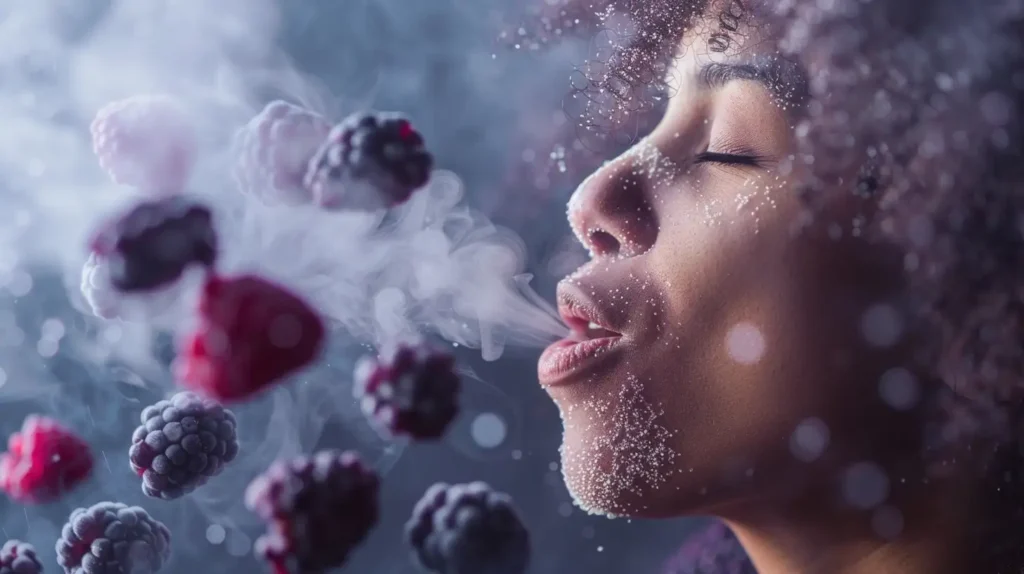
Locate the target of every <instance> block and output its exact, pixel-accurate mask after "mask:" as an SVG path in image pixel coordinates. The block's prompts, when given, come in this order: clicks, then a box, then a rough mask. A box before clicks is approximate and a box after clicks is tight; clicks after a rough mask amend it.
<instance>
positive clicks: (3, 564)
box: [0, 540, 43, 574]
mask: <svg viewBox="0 0 1024 574" xmlns="http://www.w3.org/2000/svg"><path fill="white" fill-rule="evenodd" d="M42 572H43V565H42V564H40V563H39V558H38V557H36V549H35V548H34V547H33V546H32V545H31V544H28V543H27V542H22V541H20V540H8V541H7V542H6V543H5V544H4V545H3V548H0V574H42Z"/></svg>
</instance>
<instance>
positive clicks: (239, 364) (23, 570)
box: [0, 96, 529, 574]
mask: <svg viewBox="0 0 1024 574" xmlns="http://www.w3.org/2000/svg"><path fill="white" fill-rule="evenodd" d="M92 134H93V143H94V149H95V151H96V154H97V156H98V157H99V160H100V165H101V167H103V168H104V169H105V170H106V171H107V172H108V173H109V174H110V176H111V178H112V179H113V180H114V181H115V182H118V183H121V184H124V185H129V186H132V187H136V188H138V189H140V190H142V191H144V192H147V193H148V194H149V195H148V196H147V197H146V199H144V200H143V201H141V202H140V203H138V204H136V205H135V206H134V207H132V208H131V209H129V210H128V211H126V212H125V213H123V214H121V215H120V216H118V217H116V218H115V219H113V220H112V221H111V222H110V223H109V224H108V225H107V226H105V227H104V229H103V230H102V231H101V232H100V233H99V234H98V235H97V236H96V238H95V239H94V241H93V243H92V245H91V254H90V263H89V264H88V265H87V270H88V274H89V277H88V279H89V281H88V282H86V281H85V276H84V275H83V292H85V291H86V289H85V284H86V283H88V284H89V285H90V286H92V287H96V286H97V285H98V284H100V283H102V284H103V285H104V286H105V287H107V288H108V289H109V291H110V292H111V293H113V294H115V295H116V294H120V295H125V294H146V293H153V292H156V291H159V290H162V289H165V288H168V287H170V286H173V285H174V284H175V283H177V282H179V281H180V280H181V278H182V276H183V275H184V274H185V273H186V271H187V269H188V268H190V267H197V268H199V269H202V270H203V271H204V273H205V280H204V283H203V286H202V291H201V298H200V303H199V308H198V314H199V317H198V321H197V323H198V327H196V329H195V330H194V331H193V332H192V333H191V334H190V335H189V336H188V337H186V338H185V340H184V341H183V344H182V345H181V346H180V349H179V354H178V358H177V361H176V364H175V375H176V379H177V381H178V382H179V384H181V385H182V386H183V387H186V389H187V390H185V391H183V392H180V393H178V394H176V395H174V396H172V397H171V398H169V399H167V400H162V401H159V402H157V403H156V404H154V405H151V406H149V407H147V408H146V409H144V410H143V411H142V414H141V417H140V423H141V424H140V425H139V426H138V428H136V430H135V432H134V433H133V435H132V444H131V447H130V449H129V453H128V454H129V462H130V465H131V468H132V470H133V471H135V472H136V473H137V474H138V475H139V477H140V478H141V481H142V490H143V492H144V493H145V494H146V495H148V496H150V497H153V498H158V499H163V500H172V499H176V498H179V497H181V496H183V495H185V494H187V493H189V492H191V491H192V490H194V489H195V488H198V487H200V486H202V485H203V484H204V483H205V482H206V481H208V480H209V479H210V478H212V477H213V476H215V475H217V474H219V473H220V471H221V470H222V469H223V468H224V465H225V464H227V463H230V462H231V461H232V460H233V459H234V458H235V457H236V455H237V454H238V451H239V444H238V435H237V429H236V424H237V421H236V418H235V415H234V414H233V413H232V412H231V411H230V410H227V409H225V408H224V407H223V406H222V405H221V402H235V401H241V400H245V399H248V398H250V397H252V396H254V395H255V394H257V393H260V392H262V391H264V390H265V389H267V388H269V387H271V386H272V385H274V384H276V383H277V382H279V381H281V380H283V379H284V378H286V377H287V376H288V375H290V374H293V373H294V372H296V371H298V370H299V369H301V368H304V367H305V366H307V365H309V364H310V363H311V362H313V361H314V360H315V359H316V357H317V356H318V354H319V352H320V349H321V347H322V345H323V340H324V337H325V332H326V329H325V326H324V324H323V322H322V320H321V319H320V317H319V315H318V314H317V313H316V311H315V310H314V309H313V308H312V307H311V306H310V305H308V304H307V303H306V302H305V301H303V300H302V299H301V298H300V297H298V296H297V295H295V294H293V293H291V292H290V291H289V290H287V289H285V288H284V287H282V286H279V285H276V284H274V283H271V282H269V281H267V280H265V279H263V278H261V277H257V276H251V275H246V276H241V277H223V276H221V275H220V274H219V273H217V271H216V266H217V261H218V251H219V246H218V237H217V233H216V228H215V224H214V214H213V213H212V212H211V210H210V209H209V208H208V207H206V206H205V205H203V204H201V203H199V202H197V201H194V200H191V199H189V198H188V197H187V196H186V195H185V194H184V188H185V186H186V183H187V180H188V178H189V174H190V171H191V169H192V167H193V165H194V163H195V159H196V155H197V147H196V143H197V142H196V135H195V130H194V129H193V128H192V126H191V124H190V123H189V121H188V116H187V114H186V113H185V111H184V108H183V107H182V106H180V105H178V104H177V103H175V102H174V101H173V100H172V99H170V98H165V97H155V96H146V97H136V98H129V99H128V100H122V101H119V102H114V103H112V104H110V105H108V106H106V107H105V108H103V109H102V110H101V111H100V113H99V114H98V115H97V117H96V119H95V121H94V122H93V124H92ZM236 149H237V151H238V162H237V165H236V173H235V175H236V179H237V181H238V184H239V187H240V188H241V190H242V191H243V192H244V193H247V194H250V195H252V196H254V197H256V198H258V199H259V200H261V201H263V202H265V203H271V204H273V203H284V204H297V203H310V204H315V205H318V206H320V207H322V208H324V209H354V210H375V209H381V208H388V207H392V206H395V205H398V204H400V203H402V202H404V201H406V200H407V199H408V198H409V197H410V196H411V194H412V193H413V192H414V191H415V190H416V189H418V188H420V187H422V186H423V185H425V184H426V182H427V179H428V177H429V173H430V170H431V167H432V159H431V156H430V154H429V153H427V151H426V150H425V148H424V145H423V139H422V137H421V136H420V135H419V134H418V133H417V132H416V131H415V130H414V129H413V128H412V126H411V125H410V124H409V122H408V121H407V120H406V119H404V118H402V117H401V116H398V115H395V114H381V113H366V114H357V115H354V116H351V117H350V118H348V119H346V120H345V121H343V122H341V123H340V124H338V125H337V126H334V127H331V126H330V124H329V123H328V122H326V120H324V119H323V118H321V117H320V116H318V115H316V114H314V113H312V112H310V111H308V110H304V109H302V108H298V107H296V106H292V105H290V104H285V103H283V102H274V103H271V104H269V105H268V106H267V107H266V108H265V109H264V110H263V111H262V112H261V113H260V114H258V115H257V116H256V117H255V118H254V119H253V120H252V121H251V122H249V124H247V125H246V126H245V127H244V128H243V129H242V130H241V131H240V132H239V133H238V135H237V137H236ZM94 291H95V289H94ZM90 294H94V295H95V294H96V293H90V292H86V295H87V298H88V296H89V295H90ZM92 301H96V304H97V305H99V304H100V303H103V308H104V311H107V310H108V309H110V308H112V305H113V299H111V298H109V297H108V298H102V297H94V298H91V299H90V302H92ZM108 315H109V316H113V315H114V313H113V312H111V313H109V314H108ZM459 389H460V380H459V376H458V374H457V373H456V370H455V361H454V357H453V356H451V355H450V354H447V353H443V352H438V351H435V350H431V349H429V348H427V347H425V346H417V345H398V346H396V347H394V348H393V349H392V350H391V352H387V353H382V354H381V355H380V356H378V357H372V358H365V359H363V360H362V361H361V362H360V363H359V365H358V366H357V368H356V372H355V384H354V394H355V398H356V399H357V400H358V401H359V403H360V404H361V406H362V408H363V411H364V413H365V414H366V415H367V417H368V419H369V420H370V421H371V422H372V423H373V424H374V426H375V427H377V428H378V429H379V430H380V431H381V432H382V433H383V434H386V435H388V436H392V437H405V438H409V439H413V440H435V439H438V438H440V437H442V436H443V434H444V432H445V431H446V429H447V428H448V427H449V426H450V424H451V422H452V421H453V420H454V418H455V416H456V414H457V411H458V403H457V399H458V394H459ZM93 464H94V463H93V458H92V456H91V454H90V451H89V447H88V444H87V443H86V442H85V441H83V440H82V439H81V438H79V437H78V436H77V435H76V434H74V433H73V432H72V431H70V430H69V429H66V428H64V427H63V426H61V425H60V424H59V423H57V422H56V421H53V420H51V419H48V418H46V417H41V416H31V417H29V418H28V419H27V420H26V421H25V424H24V427H23V429H22V430H21V431H20V432H17V433H14V434H13V435H12V436H11V437H10V439H9V448H8V452H6V453H3V454H2V455H0V488H2V489H3V490H4V491H5V492H6V493H7V494H8V495H9V496H10V497H11V498H12V499H14V500H16V501H19V502H22V503H25V504H29V503H41V502H48V501H52V500H54V499H56V498H58V497H59V496H61V495H62V494H63V493H65V492H67V491H68V490H70V489H72V488H74V487H76V486H77V485H79V484H81V483H82V482H83V481H84V480H86V479H87V477H88V476H89V475H90V473H91V471H92V468H93ZM379 487H380V481H379V478H378V476H377V475H376V473H375V472H374V471H373V470H372V469H370V468H369V467H368V466H367V465H366V464H364V463H363V462H362V461H361V459H360V458H359V456H358V455H357V454H356V453H353V452H338V451H323V452H319V453H316V454H314V455H312V456H310V457H298V458H295V459H292V460H286V461H279V462H278V463H275V464H274V465H272V466H271V467H270V468H269V469H268V470H267V471H266V472H265V473H264V474H263V475H261V476H260V477H258V478H257V479H256V480H255V481H253V483H252V484H251V485H250V486H249V488H248V490H247V491H246V495H245V500H246V504H247V505H248V506H249V508H250V509H252V510H253V512H255V513H256V514H257V515H259V516H260V517H261V518H263V519H264V520H266V521H267V523H268V531H267V533H266V535H265V536H263V537H262V538H261V539H260V540H259V543H258V545H257V551H258V552H259V554H261V555H262V556H263V557H264V558H265V559H266V560H267V561H268V562H270V564H271V565H272V566H273V568H274V569H275V571H276V572H277V573H279V574H287V573H290V572H300V573H311V572H321V571H324V570H326V569H330V568H334V567H337V566H340V565H342V564H343V563H344V562H345V561H346V559H347V557H348V556H349V555H350V553H351V552H352V550H353V549H354V548H355V547H356V546H358V545H359V544H360V543H361V542H362V541H363V540H365V539H366V537H367V536H368V534H369V532H370V530H371V529H372V527H373V526H374V524H375V523H376V521H377V519H378V514H379ZM407 537H408V542H409V544H410V545H411V546H412V548H413V550H414V555H415V557H416V559H417V562H418V563H419V564H420V565H421V566H423V567H424V568H426V569H428V570H430V571H432V572H437V573H441V574H463V573H469V572H474V573H481V574H522V572H524V571H525V568H526V563H527V561H528V557H529V543H528V537H527V534H526V530H525V528H524V527H523V524H522V522H521V521H520V520H519V518H518V517H517V515H516V513H515V511H514V510H513V508H512V506H511V502H510V500H509V499H508V498H507V497H506V496H505V495H502V494H500V493H496V492H494V491H492V490H491V489H490V488H489V487H488V486H487V485H485V484H483V483H473V484H468V485H455V486H449V485H446V484H438V485H435V486H434V487H432V488H431V489H430V490H429V491H428V492H427V493H426V495H425V496H424V498H423V500H422V501H421V502H420V503H419V504H418V505H417V506H416V508H415V510H414V512H413V516H412V518H411V519H410V521H409V524H408V527H407ZM56 552H57V557H58V562H59V564H60V566H61V567H62V568H63V569H64V571H65V573H66V574H107V573H111V574H113V573H116V572H135V571H146V572H151V573H155V572H157V571H159V570H160V569H161V568H162V567H163V566H164V564H165V563H166V561H167V560H168V557H169V553H170V533H169V531H168V529H167V528H166V526H164V525H163V524H162V523H160V522H158V521H157V520H155V519H153V518H152V517H151V516H150V515H149V514H148V513H147V512H146V511H145V510H144V509H142V508H139V507H127V506H125V505H123V504H120V503H115V502H102V503H99V504H96V505H93V506H91V507H89V508H79V509H77V510H75V511H74V512H73V513H72V514H71V516H70V518H69V520H68V523H67V524H66V525H65V526H64V529H63V531H62V533H61V537H60V540H58V542H57V545H56ZM41 571H42V568H41V566H40V564H39V561H38V559H37V558H36V554H35V550H34V549H33V548H32V547H31V546H29V545H27V544H24V543H21V542H18V541H11V542H10V543H8V544H7V545H6V546H4V547H3V549H2V550H0V574H8V572H10V573H11V574H37V573H38V572H41Z"/></svg>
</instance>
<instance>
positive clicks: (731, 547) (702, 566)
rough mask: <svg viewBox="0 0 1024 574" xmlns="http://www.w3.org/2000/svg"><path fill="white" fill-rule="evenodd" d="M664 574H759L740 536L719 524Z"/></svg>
mask: <svg viewBox="0 0 1024 574" xmlns="http://www.w3.org/2000/svg"><path fill="white" fill-rule="evenodd" d="M663 573H664V574H757V570H755V569H754V565H753V563H752V562H751V561H750V558H749V557H748V556H747V553H746V552H745V551H744V550H743V546H741V545H740V541H739V540H737V539H736V536H734V535H733V533H732V532H730V531H729V529H728V528H726V527H725V525H724V524H722V523H720V522H716V523H714V524H712V525H711V527H709V528H708V529H707V530H704V531H702V532H699V533H697V534H695V535H693V536H691V537H690V538H689V539H687V541H686V543H685V544H684V545H683V547H682V548H680V549H679V552H677V553H676V555H675V556H673V557H672V558H671V559H670V560H669V562H668V563H667V564H665V568H664V569H663Z"/></svg>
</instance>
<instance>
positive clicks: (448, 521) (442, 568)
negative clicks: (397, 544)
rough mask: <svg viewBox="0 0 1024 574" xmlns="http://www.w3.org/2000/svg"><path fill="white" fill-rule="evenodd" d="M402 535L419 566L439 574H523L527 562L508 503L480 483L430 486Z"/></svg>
mask: <svg viewBox="0 0 1024 574" xmlns="http://www.w3.org/2000/svg"><path fill="white" fill-rule="evenodd" d="M405 536H406V540H407V541H408V543H409V545H410V546H412V548H413V551H414V557H415V558H416V561H417V562H418V563H419V565H420V566H422V567H423V568H425V569H426V570H428V571H430V572H436V573H438V574H523V573H524V572H526V567H527V565H528V564H529V561H530V537H529V533H528V532H527V531H526V527H524V526H523V523H522V521H521V520H520V519H519V516H518V514H517V513H516V511H515V508H513V507H512V499H510V498H509V497H508V495H506V494H502V493H499V492H495V491H494V490H492V489H491V487H490V486H488V485H486V484H484V483H482V482H472V483H469V484H456V485H454V486H452V485H448V484H444V483H438V484H435V485H434V486H431V487H430V488H429V489H427V492H426V493H425V494H424V495H423V498H422V499H420V501H419V502H418V503H417V504H416V508H415V509H414V510H413V513H412V517H411V518H410V519H409V521H408V522H407V523H406V524H405Z"/></svg>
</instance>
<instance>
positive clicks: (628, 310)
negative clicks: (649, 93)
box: [540, 29, 899, 517]
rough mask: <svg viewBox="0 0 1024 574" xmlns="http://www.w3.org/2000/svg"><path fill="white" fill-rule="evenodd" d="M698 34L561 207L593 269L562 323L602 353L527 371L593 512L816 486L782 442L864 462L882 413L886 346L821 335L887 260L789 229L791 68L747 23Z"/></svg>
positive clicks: (885, 413) (854, 309) (725, 503)
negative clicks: (820, 442)
mask: <svg viewBox="0 0 1024 574" xmlns="http://www.w3.org/2000/svg"><path fill="white" fill-rule="evenodd" d="M710 32H711V30H710V29H706V30H704V31H701V32H697V33H694V34H691V35H690V36H689V37H687V38H685V39H684V41H683V43H682V49H681V50H680V56H679V57H678V58H677V60H676V62H675V64H674V69H673V71H672V73H671V75H670V77H671V78H672V81H673V83H674V85H673V96H672V98H671V101H670V103H669V106H668V109H667V112H666V114H665V116H664V118H663V119H662V121H661V122H660V123H659V125H658V126H657V127H656V128H655V129H654V130H653V131H652V132H651V133H650V134H649V136H648V137H647V138H645V139H644V140H643V141H641V142H640V143H639V144H637V146H636V147H634V148H633V149H632V150H630V151H629V152H627V153H625V154H623V155H622V156H621V157H619V158H617V159H615V160H613V161H611V162H609V163H607V164H606V165H605V166H604V167H603V168H602V169H600V170H599V171H598V172H597V173H595V174H593V175H592V176H591V177H589V178H587V180H586V181H585V182H584V183H583V184H581V186H580V188H579V189H578V190H577V192H576V193H575V194H574V196H573V198H572V199H571V201H570V204H569V209H568V213H569V221H570V224H571V226H572V228H573V230H574V232H575V233H576V234H577V236H578V237H579V239H580V240H581V241H582V242H583V243H584V245H585V246H586V247H587V248H588V249H589V250H590V252H591V260H590V262H588V263H587V264H585V265H584V266H583V267H582V268H580V269H579V270H578V271H577V272H575V273H574V274H573V275H571V276H570V277H568V278H566V279H565V280H564V281H563V282H562V284H561V285H560V288H559V301H560V303H561V310H562V312H563V315H567V316H568V318H567V322H568V323H570V324H571V325H572V324H574V321H575V322H576V323H575V326H576V327H577V329H576V330H577V331H580V330H581V329H582V330H585V329H587V328H590V329H593V328H595V327H597V328H603V329H604V330H603V331H601V334H600V335H596V334H593V333H597V332H596V331H594V332H592V334H591V336H590V337H589V338H596V339H599V340H600V341H601V342H600V344H598V342H591V341H588V342H587V345H576V346H571V345H568V344H563V345H562V347H561V348H557V349H555V350H551V349H549V350H548V351H547V352H545V356H544V357H542V359H541V365H540V378H541V382H542V384H544V386H545V388H546V389H547V391H548V393H549V394H550V396H551V397H552V399H554V401H555V403H556V404H557V405H558V407H559V409H560V412H561V414H562V419H563V423H564V437H563V444H562V447H561V454H562V464H563V474H564V476H565V480H566V484H567V486H568V488H569V489H570V491H571V492H572V494H573V496H574V498H575V500H576V502H577V503H578V504H579V505H580V506H581V507H582V508H584V509H586V510H588V511H590V512H593V513H598V514H607V515H625V516H641V517H669V516H678V515H680V514H702V513H703V514H717V515H721V514H723V513H724V514H728V513H729V511H730V509H731V508H733V507H734V506H735V508H736V509H737V512H741V510H739V509H740V508H743V510H742V511H746V510H747V509H748V508H746V507H743V505H742V503H741V502H740V501H742V500H743V499H744V497H747V496H749V495H750V494H751V493H755V492H756V493H758V494H759V495H762V494H764V495H766V496H768V497H772V496H776V495H777V496H788V495H789V493H788V492H787V489H789V488H791V487H793V486H794V485H795V484H797V483H795V482H794V480H795V479H796V478H798V477H799V479H800V480H806V481H807V483H808V484H810V483H811V482H813V481H814V480H815V478H814V477H815V473H816V472H818V471H819V470H818V468H817V467H815V466H813V465H801V466H799V467H797V466H796V462H797V458H796V457H794V454H793V451H792V448H791V443H792V435H793V433H794V430H795V429H797V428H798V427H799V426H800V424H801V423H802V422H804V421H806V420H808V419H810V418H812V417H815V419H814V420H820V421H823V423H822V424H823V425H825V426H826V427H827V431H826V432H828V431H831V436H832V437H833V441H840V440H841V448H842V449H843V450H844V452H845V453H847V454H848V455H849V456H850V457H852V458H856V457H857V456H860V455H863V457H865V458H869V457H870V456H871V454H872V452H871V445H872V444H873V442H874V441H875V440H877V438H878V437H876V436H874V434H873V429H874V428H879V429H881V428H886V426H887V425H888V422H889V421H890V420H891V419H893V417H894V416H895V415H894V413H893V411H892V409H888V408H886V407H885V405H884V404H882V403H880V402H879V401H878V395H877V393H876V392H875V391H876V389H874V388H870V389H869V388H866V386H865V385H864V384H862V382H863V381H877V380H878V379H879V377H880V376H881V375H882V373H883V372H884V371H885V370H886V368H887V367H886V365H887V364H888V363H890V362H891V361H890V359H891V357H892V356H894V355H893V354H892V353H893V352H894V350H895V347H896V346H897V345H898V343H899V342H894V343H893V344H891V345H888V346H884V347H877V346H870V345H866V344H865V341H864V340H863V338H862V337H860V333H859V332H858V329H845V330H844V329H836V328H831V326H833V325H843V324H845V325H858V324H859V321H860V314H861V312H862V311H863V309H865V308H867V307H868V306H870V305H871V304H873V303H876V302H878V301H884V300H885V299H886V298H887V297H888V296H890V295H891V293H892V292H893V291H892V288H893V286H892V285H887V284H885V283H884V282H882V281H878V282H877V283H876V282H875V277H879V276H884V274H881V273H871V272H865V269H864V267H863V266H861V262H866V261H870V262H871V263H870V264H871V265H883V264H884V262H880V261H878V257H877V254H869V253H868V252H867V250H866V247H864V246H862V245H861V244H859V243H858V242H856V241H853V240H846V239H840V240H836V239H835V238H834V237H831V236H830V235H829V234H828V233H827V230H824V229H822V230H816V229H812V230H810V231H809V232H806V233H803V234H800V235H796V234H794V233H793V230H794V224H795V222H798V221H800V220H801V217H802V215H803V213H804V212H803V209H804V206H803V205H802V204H801V202H800V199H799V198H798V197H797V193H796V191H795V185H794V184H793V183H792V181H791V180H790V178H792V177H795V174H794V173H793V170H792V167H791V165H790V161H791V160H790V159H789V158H790V156H791V154H792V153H793V149H794V135H793V128H792V126H793V125H794V123H795V121H796V119H795V118H796V114H798V113H799V109H798V108H797V107H796V106H794V105H790V104H791V102H789V101H787V100H785V99H784V95H788V97H792V96H793V94H799V93H801V91H802V90H803V87H802V86H800V85H794V83H799V82H800V81H802V75H801V74H800V73H799V69H798V66H795V64H793V63H791V62H788V61H786V60H783V59H781V58H778V57H776V56H774V54H775V52H776V51H775V50H774V46H773V44H772V42H769V41H767V40H765V39H763V38H759V37H758V36H757V34H756V33H754V31H751V30H746V33H744V34H742V35H737V37H738V38H742V39H743V40H742V41H743V42H744V45H743V49H742V50H732V51H730V52H729V53H726V54H721V53H712V52H711V51H709V50H708V48H707V46H708V35H709V33H710ZM736 66H740V67H736ZM762 69H766V70H768V73H769V74H774V76H773V77H781V78H786V81H787V82H789V83H790V84H789V85H786V86H778V85H767V83H766V82H764V81H761V80H759V79H758V78H757V77H755V74H753V73H752V72H751V70H762ZM843 209H845V208H843ZM588 323H589V325H587V326H586V327H584V325H585V324H588ZM583 338H588V337H586V336H584V337H583ZM558 346H559V344H556V345H555V347H558ZM850 353H856V356H857V357H858V359H857V361H856V362H851V361H850V360H849V354H850ZM782 398H784V400H782ZM864 417H872V418H874V419H875V420H878V421H879V422H880V423H881V422H883V421H885V422H886V424H879V425H877V426H872V428H866V429H865V428H863V425H862V424H861V423H860V422H859V421H862V420H863V419H864ZM851 428H859V429H860V430H859V431H858V433H857V434H856V435H850V434H845V430H846V429H851ZM889 428H890V429H891V428H892V427H891V426H889ZM837 437H842V438H841V439H840V438H837ZM831 444H832V446H835V445H836V442H833V443H831ZM823 458H827V457H823ZM823 472H824V471H823Z"/></svg>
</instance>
